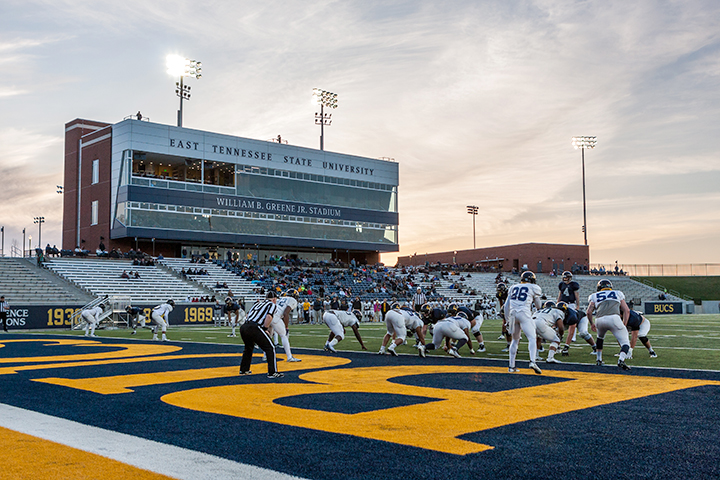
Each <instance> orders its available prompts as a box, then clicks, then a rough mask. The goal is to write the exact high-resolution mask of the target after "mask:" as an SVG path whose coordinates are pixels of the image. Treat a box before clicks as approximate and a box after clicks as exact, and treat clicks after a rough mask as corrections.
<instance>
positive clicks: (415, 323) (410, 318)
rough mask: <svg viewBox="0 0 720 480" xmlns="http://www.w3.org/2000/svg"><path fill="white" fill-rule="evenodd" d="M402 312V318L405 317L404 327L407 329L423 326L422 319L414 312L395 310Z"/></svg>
mask: <svg viewBox="0 0 720 480" xmlns="http://www.w3.org/2000/svg"><path fill="white" fill-rule="evenodd" d="M396 311H399V312H400V313H402V316H403V318H404V319H405V328H407V329H408V330H413V331H414V330H415V329H416V328H417V327H422V326H423V321H422V319H421V318H420V317H419V316H418V314H417V313H415V312H408V311H407V310H403V309H400V310H396Z"/></svg>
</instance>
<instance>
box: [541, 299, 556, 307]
mask: <svg viewBox="0 0 720 480" xmlns="http://www.w3.org/2000/svg"><path fill="white" fill-rule="evenodd" d="M554 306H555V302H553V301H552V300H548V301H547V302H545V303H543V308H553V307H554Z"/></svg>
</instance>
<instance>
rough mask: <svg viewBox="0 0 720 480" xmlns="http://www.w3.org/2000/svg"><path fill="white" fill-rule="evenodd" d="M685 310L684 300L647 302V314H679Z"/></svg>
mask: <svg viewBox="0 0 720 480" xmlns="http://www.w3.org/2000/svg"><path fill="white" fill-rule="evenodd" d="M681 313H684V312H683V304H682V302H645V315H677V314H681Z"/></svg>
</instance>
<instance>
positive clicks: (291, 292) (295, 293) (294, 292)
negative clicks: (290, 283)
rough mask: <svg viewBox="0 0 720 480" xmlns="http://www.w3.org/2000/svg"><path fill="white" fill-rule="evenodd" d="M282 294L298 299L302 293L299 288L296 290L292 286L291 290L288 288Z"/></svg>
mask: <svg viewBox="0 0 720 480" xmlns="http://www.w3.org/2000/svg"><path fill="white" fill-rule="evenodd" d="M282 296H283V297H293V298H294V299H295V300H297V298H298V297H299V296H300V294H299V293H298V291H297V290H295V289H294V288H291V289H289V290H286V291H285V292H284V293H283V294H282Z"/></svg>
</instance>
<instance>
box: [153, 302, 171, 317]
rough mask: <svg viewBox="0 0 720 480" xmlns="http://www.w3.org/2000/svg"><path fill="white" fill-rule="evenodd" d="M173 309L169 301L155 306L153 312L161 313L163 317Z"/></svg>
mask: <svg viewBox="0 0 720 480" xmlns="http://www.w3.org/2000/svg"><path fill="white" fill-rule="evenodd" d="M172 311H173V307H172V305H170V304H169V303H163V304H161V305H158V306H157V307H155V308H153V310H152V313H155V314H157V315H160V316H161V317H164V316H165V315H167V314H168V313H170V312H172Z"/></svg>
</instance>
